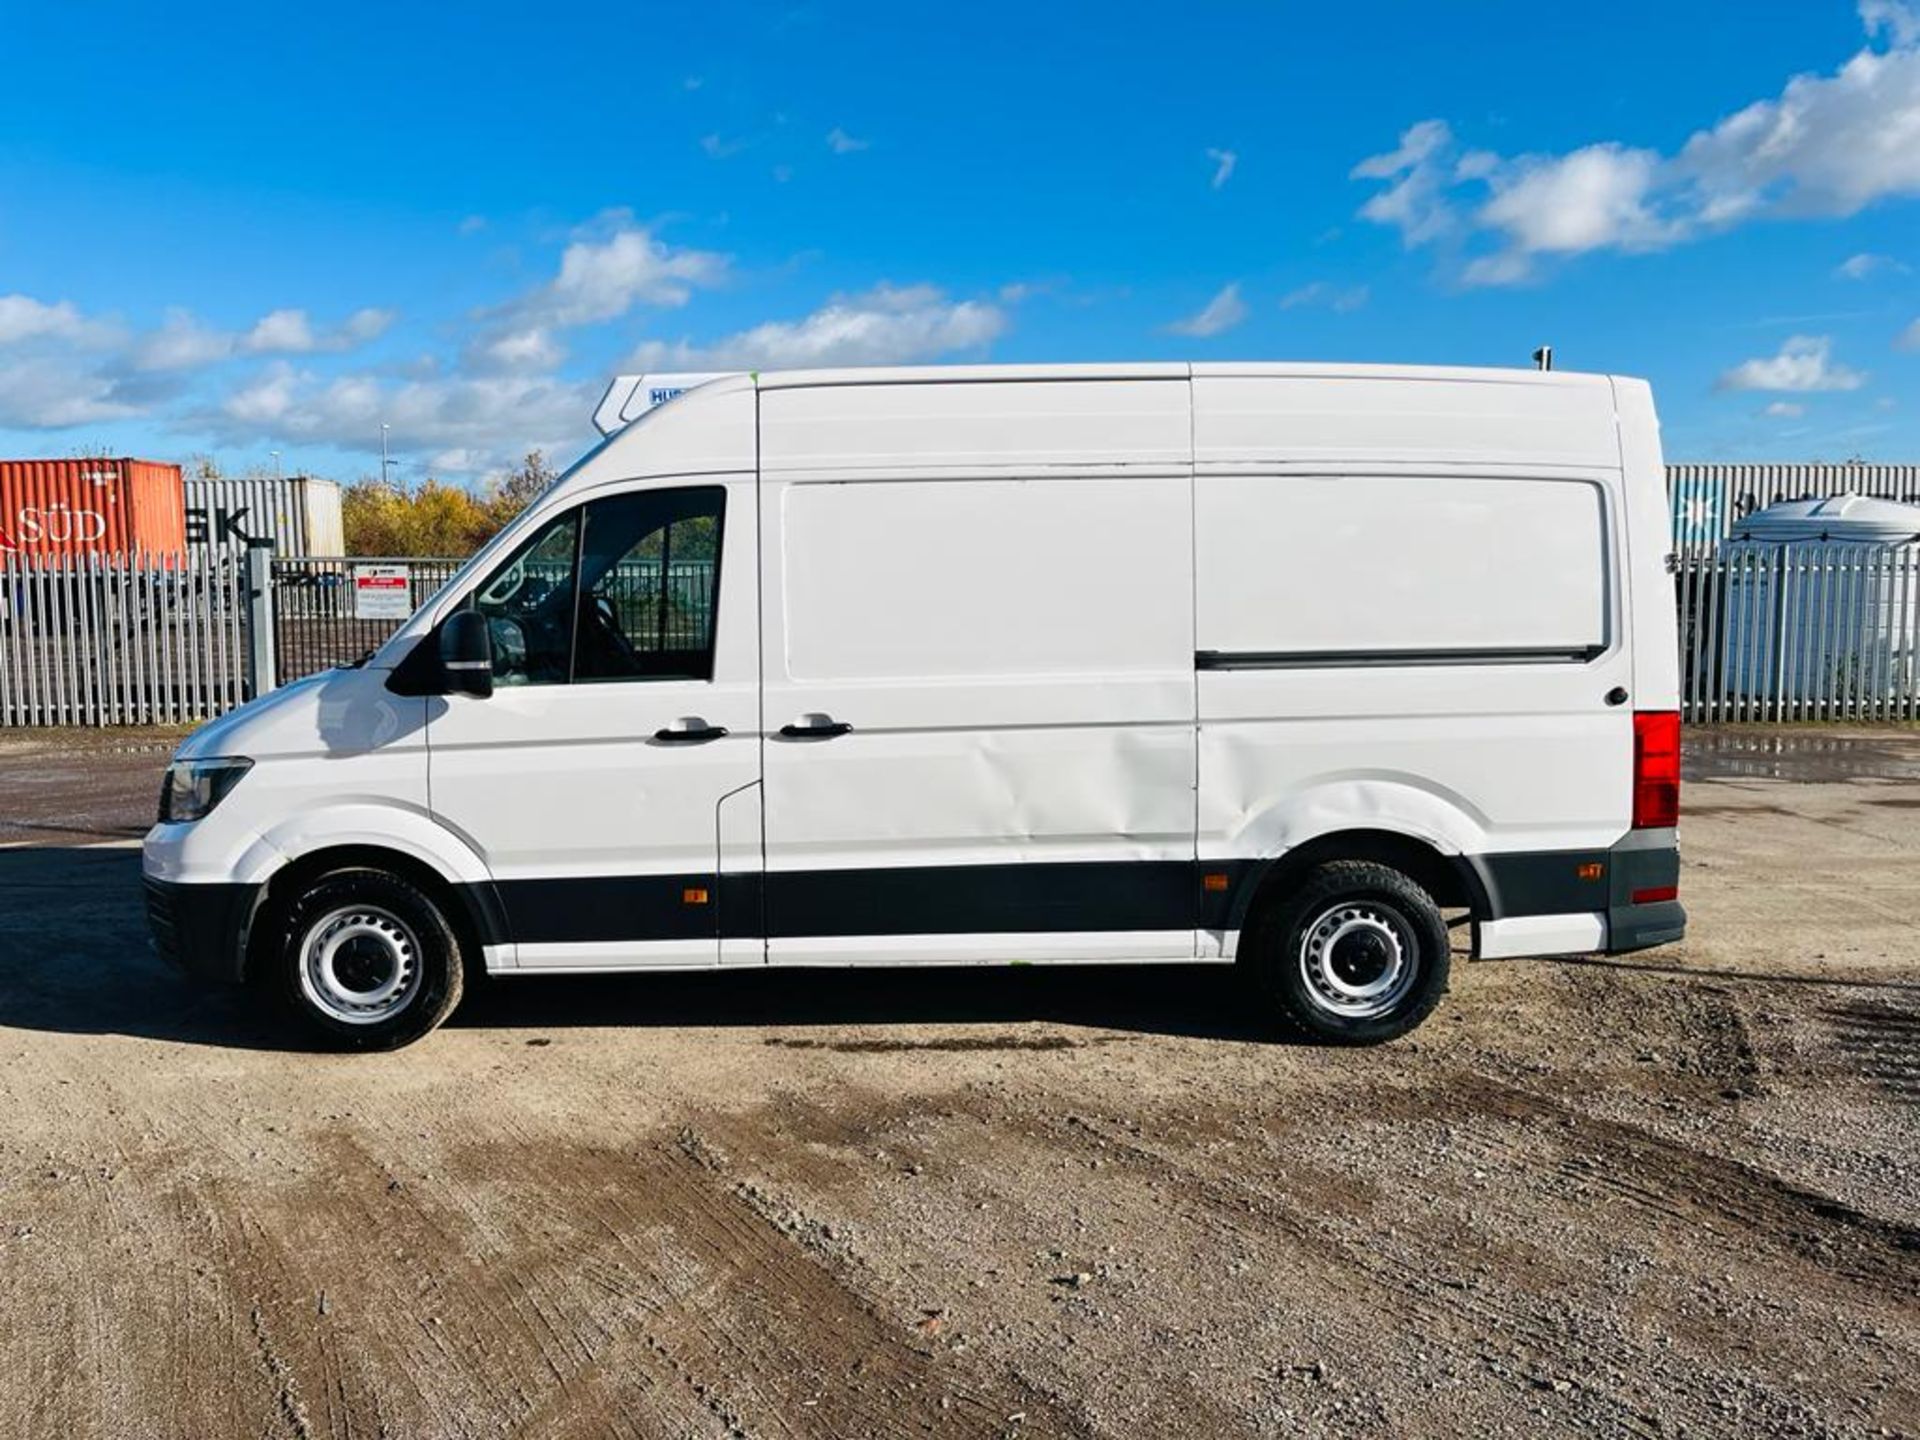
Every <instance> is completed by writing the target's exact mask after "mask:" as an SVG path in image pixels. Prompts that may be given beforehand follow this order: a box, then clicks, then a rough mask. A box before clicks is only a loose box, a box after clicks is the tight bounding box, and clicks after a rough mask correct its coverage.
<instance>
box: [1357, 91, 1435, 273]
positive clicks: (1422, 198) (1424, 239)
mask: <svg viewBox="0 0 1920 1440" xmlns="http://www.w3.org/2000/svg"><path fill="white" fill-rule="evenodd" d="M1452 146H1453V131H1452V130H1451V129H1449V128H1448V126H1447V122H1446V121H1444V120H1422V121H1420V122H1419V123H1418V124H1416V125H1411V126H1409V127H1408V128H1407V129H1406V130H1404V131H1402V132H1401V135H1400V144H1399V147H1398V148H1397V149H1394V150H1390V151H1388V152H1387V153H1386V154H1384V155H1374V156H1371V157H1370V158H1368V159H1365V160H1362V161H1361V162H1360V163H1359V164H1358V165H1356V166H1354V167H1353V171H1352V175H1353V178H1354V179H1356V180H1386V181H1390V182H1391V183H1390V184H1388V185H1387V186H1386V187H1385V188H1384V189H1382V190H1380V191H1378V192H1376V193H1375V194H1374V195H1373V196H1372V198H1370V199H1369V200H1368V201H1367V202H1366V204H1364V205H1362V206H1361V207H1360V214H1361V217H1362V218H1364V219H1367V220H1371V221H1373V222H1374V223H1375V224H1378V225H1391V226H1394V227H1395V228H1396V229H1398V230H1399V231H1400V238H1401V241H1402V243H1404V244H1405V245H1406V246H1407V247H1408V248H1409V249H1411V248H1412V247H1414V246H1416V245H1425V244H1427V243H1428V242H1430V241H1433V240H1437V239H1439V238H1440V237H1441V236H1443V235H1445V234H1447V233H1448V232H1449V231H1451V230H1452V229H1453V228H1454V226H1455V224H1456V219H1457V217H1456V216H1455V214H1454V209H1453V206H1452V205H1451V204H1450V203H1449V202H1448V200H1447V195H1446V192H1447V187H1448V186H1449V185H1450V184H1452V182H1453V175H1452V172H1451V169H1450V167H1448V166H1446V165H1445V164H1443V163H1442V157H1443V156H1444V154H1445V152H1447V151H1448V150H1450V149H1451V148H1452Z"/></svg>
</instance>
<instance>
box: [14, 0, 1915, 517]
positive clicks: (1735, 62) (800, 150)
mask: <svg viewBox="0 0 1920 1440" xmlns="http://www.w3.org/2000/svg"><path fill="white" fill-rule="evenodd" d="M3 33H4V34H5V36H6V39H7V50H8V58H9V60H10V64H9V65H8V84H7V85H6V86H5V87H4V88H0V453H5V454H9V455H35V454H39V455H66V454H73V453H80V452H88V453H99V452H102V451H110V452H114V453H135V454H142V455H152V456H156V457H162V458H187V457H190V456H193V455H196V454H210V455H212V456H214V457H216V458H217V460H218V461H219V463H220V464H221V465H222V466H223V467H224V468H225V469H227V470H230V471H241V470H245V469H248V468H250V467H266V466H269V465H270V464H271V463H272V462H271V460H270V458H269V457H270V452H271V451H275V450H278V451H280V452H281V455H282V458H281V462H280V463H281V464H283V465H284V466H285V468H287V469H288V470H296V469H305V470H311V471H313V472H315V473H320V474H327V475H333V476H336V477H338V478H341V479H352V478H355V477H357V476H359V475H363V474H369V473H373V472H375V471H377V469H378V453H379V445H380V426H381V424H382V423H383V422H384V423H386V424H387V425H389V426H390V427H391V430H390V433H391V437H392V444H393V449H394V453H395V455H396V456H398V457H399V458H400V461H401V467H400V473H401V474H402V475H404V476H406V477H408V478H417V477H418V476H421V475H424V474H427V473H433V474H439V475H444V476H447V477H449V478H454V479H459V480H469V481H471V480H477V479H481V478H483V477H484V476H485V475H487V474H488V473H489V472H491V471H494V470H496V469H498V468H499V467H500V466H501V465H503V464H505V463H507V462H509V461H510V460H512V459H513V458H514V457H516V456H517V455H518V454H519V453H520V452H521V451H523V450H525V449H526V448H528V447H529V446H535V445H538V446H541V447H543V448H545V449H546V450H548V451H549V453H550V454H551V455H552V456H553V457H554V458H555V459H557V460H561V461H564V460H567V459H570V458H571V457H572V456H573V455H574V454H577V453H578V452H579V451H580V450H582V449H584V448H585V447H586V445H587V444H588V442H589V441H590V440H591V439H592V438H593V436H592V432H591V428H590V425H589V423H588V416H589V414H590V411H591V408H592V404H593V401H594V400H595V399H596V398H597V397H598V394H599V392H600V390H601V388H602V386H603V384H604V382H605V380H606V379H607V378H608V377H609V376H610V375H612V374H613V373H616V372H617V371H619V370H622V369H632V368H642V369H644V368H649V367H651V368H655V369H686V368H733V367H736V366H749V365H751V366H759V367H763V368H772V367H776V366H791V365H804V364H838V363H903V362H934V361H940V360H961V361H974V360H982V359H991V360H1007V361H1019V360H1030V361H1053V360H1060V361H1069V360H1117V359H1163V358H1165V359H1178V358H1195V359H1226V358H1256V359H1289V360H1291V359H1336V360H1370V361H1417V362H1436V363H1458V364H1516V363H1518V364H1524V363H1526V359H1527V355H1528V353H1529V351H1531V349H1532V348H1533V347H1534V346H1535V345H1536V344H1539V343H1541V342H1542V341H1550V342H1551V343H1552V344H1553V345H1554V346H1555V348H1556V352H1557V355H1558V357H1559V363H1560V364H1561V365H1562V366H1564V367H1567V368H1576V369H1584V370H1611V371H1617V372H1624V373H1629V374H1638V375H1645V376H1647V377H1649V378H1651V379H1652V380H1653V382H1654V384H1655V387H1656V395H1657V398H1658V400H1659V402H1660V405H1661V410H1662V414H1663V418H1664V423H1665V439H1666V447H1667V452H1668V454H1669V456H1670V457H1672V458H1681V459H1734V458H1821V459H1842V458H1846V457H1848V456H1851V455H1860V456H1864V457H1867V458H1873V459H1905V460H1920V9H1916V8H1915V6H1914V5H1913V4H1911V3H1902V0H1861V3H1858V4H1855V3H1851V0H1779V3H1769V0H1755V3H1750V4H1743V5H1740V6H1737V7H1735V6H1730V5H1727V4H1725V3H1712V4H1707V3H1702V4H1694V5H1688V4H1684V3H1678V0H1667V3H1660V4H1653V3H1640V0H1623V3H1617V4H1614V5H1611V6H1604V7H1589V6H1550V5H1542V4H1540V3H1539V0H1527V3H1507V0H1476V3H1474V4H1472V5H1465V6H1434V5H1433V4H1431V0H1427V3H1420V4H1412V3H1409V4H1398V3H1387V0H1374V3H1371V4H1367V5H1346V6H1331V5H1324V4H1299V5H1292V4H1279V3H1273V4H1255V3H1251V0H1248V3H1239V4H1208V3H1197V4H1188V5H1184V6H1173V7H1169V6H1165V5H1144V4H1139V5H1136V4H1128V3H1115V0H1107V3H1103V4H1099V5H1095V4H1086V5H1078V4H1074V5H1069V4H1065V3H1061V4H1034V3H1032V0H1028V3H1025V4H1021V5H1010V4H997V3H976V4H973V5H970V6H966V7H940V8H938V9H935V8H934V7H925V6H917V5H901V4H898V3H892V4H864V3H862V4H853V3H848V4H836V3H827V0H820V3H811V4H782V5H768V6H758V5H753V4H745V3H737V4H734V5H728V6H695V5H684V4H683V5H675V6H649V5H636V6H630V7H625V8H624V9H622V10H608V9H605V8H604V7H559V6H548V7H534V6H512V7H507V6H497V5H485V4H475V5H468V6H465V7H461V8H459V9H458V10H443V9H442V8H441V7H404V6H360V5H355V4H350V3H334V4H330V5H326V6H320V7H311V6H309V7H294V8H292V9H287V8H285V7H280V8H274V7H263V6H258V5H249V6H246V7H232V8H227V7H222V6H217V5H207V6H202V7H192V8H190V9H189V10H182V9H180V8H179V7H171V6H160V5H157V4H155V5H146V6H123V5H113V4H88V5H84V6H81V5H45V4H26V3H22V0H7V4H6V12H5V18H4V32H3Z"/></svg>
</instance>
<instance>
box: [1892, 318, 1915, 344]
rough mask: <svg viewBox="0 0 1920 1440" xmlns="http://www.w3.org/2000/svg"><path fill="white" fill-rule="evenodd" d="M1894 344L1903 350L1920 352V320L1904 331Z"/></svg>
mask: <svg viewBox="0 0 1920 1440" xmlns="http://www.w3.org/2000/svg"><path fill="white" fill-rule="evenodd" d="M1893 343H1894V344H1895V345H1897V346H1898V347H1899V348H1900V349H1902V350H1920V320H1915V321H1914V322H1913V323H1912V324H1911V325H1909V326H1907V328H1906V329H1904V330H1902V331H1901V332H1900V334H1899V336H1898V337H1897V338H1896V339H1895V340H1894V342H1893Z"/></svg>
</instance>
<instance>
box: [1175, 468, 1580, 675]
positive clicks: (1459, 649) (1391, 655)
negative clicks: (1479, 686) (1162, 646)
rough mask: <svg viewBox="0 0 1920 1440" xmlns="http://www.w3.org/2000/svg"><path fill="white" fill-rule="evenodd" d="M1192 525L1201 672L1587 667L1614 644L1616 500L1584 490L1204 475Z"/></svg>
mask: <svg viewBox="0 0 1920 1440" xmlns="http://www.w3.org/2000/svg"><path fill="white" fill-rule="evenodd" d="M1195 520H1196V525H1197V534H1196V537H1195V541H1196V544H1195V551H1196V558H1197V561H1198V566H1197V580H1198V584H1197V587H1196V588H1197V598H1198V612H1197V626H1196V638H1197V642H1198V648H1199V649H1200V651H1201V652H1202V658H1203V663H1205V662H1206V660H1207V658H1208V657H1214V658H1216V659H1218V660H1222V661H1225V662H1227V663H1231V661H1232V659H1233V657H1236V656H1241V657H1246V658H1249V659H1254V658H1264V659H1267V660H1272V661H1278V662H1281V663H1285V662H1288V661H1299V662H1302V663H1313V662H1314V661H1315V660H1316V659H1324V660H1328V661H1337V660H1341V659H1351V660H1353V661H1355V662H1358V663H1366V662H1368V661H1378V660H1392V659H1406V660H1409V661H1415V662H1418V661H1447V660H1454V661H1460V662H1472V661H1476V660H1484V661H1489V662H1492V661H1497V660H1500V659H1502V658H1506V657H1510V656H1511V657H1515V658H1533V659H1558V658H1567V659H1578V658H1586V657H1589V656H1592V655H1594V654H1597V653H1599V652H1600V651H1601V650H1603V649H1604V648H1605V646H1606V644H1607V635H1608V624H1607V610H1608V590H1609V582H1608V563H1609V562H1608V546H1607V541H1606V525H1605V510H1604V501H1603V497H1602V494H1601V490H1600V487H1599V486H1597V485H1594V484H1592V483H1589V482H1586V481H1578V480H1545V479H1491V478H1488V479H1481V478H1464V479H1463V478H1458V477H1444V476H1342V477H1319V476H1205V477H1202V478H1201V479H1200V480H1199V481H1198V482H1197V486H1196V494H1195Z"/></svg>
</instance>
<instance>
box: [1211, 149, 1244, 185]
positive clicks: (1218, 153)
mask: <svg viewBox="0 0 1920 1440" xmlns="http://www.w3.org/2000/svg"><path fill="white" fill-rule="evenodd" d="M1207 159H1209V160H1211V161H1212V162H1213V179H1212V180H1210V181H1208V182H1207V183H1208V184H1210V185H1212V186H1213V188H1214V189H1216V190H1218V189H1219V188H1220V187H1221V186H1222V185H1224V184H1226V183H1227V181H1229V180H1231V179H1232V178H1233V167H1234V166H1236V165H1238V164H1239V163H1240V157H1239V156H1238V155H1237V154H1235V153H1234V152H1233V151H1231V150H1209V151H1207Z"/></svg>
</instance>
